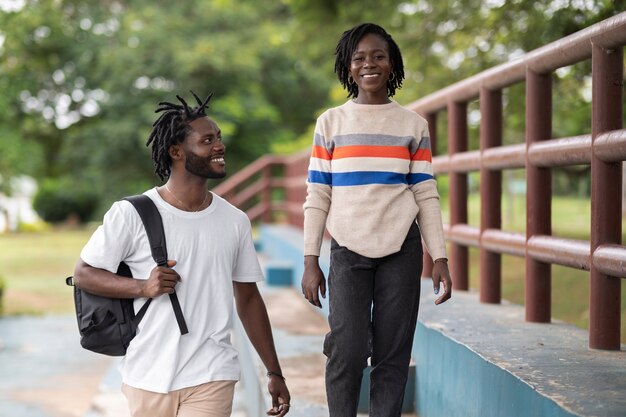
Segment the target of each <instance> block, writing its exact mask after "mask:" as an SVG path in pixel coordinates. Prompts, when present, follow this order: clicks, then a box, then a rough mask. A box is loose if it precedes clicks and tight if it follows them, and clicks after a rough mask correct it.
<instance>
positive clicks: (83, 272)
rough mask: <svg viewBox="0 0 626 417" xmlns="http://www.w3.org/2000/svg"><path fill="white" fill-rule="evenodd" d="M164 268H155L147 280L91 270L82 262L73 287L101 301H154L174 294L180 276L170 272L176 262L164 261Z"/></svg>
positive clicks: (98, 269) (76, 270)
mask: <svg viewBox="0 0 626 417" xmlns="http://www.w3.org/2000/svg"><path fill="white" fill-rule="evenodd" d="M167 265H168V266H167V267H164V266H157V267H155V268H154V269H153V270H152V271H151V272H150V277H149V278H148V279H147V280H143V279H134V278H128V277H124V276H121V275H117V274H114V273H112V272H109V271H107V270H106V269H100V268H94V267H93V266H91V265H89V264H87V263H86V262H84V261H83V260H82V259H80V260H79V261H78V263H77V264H76V267H75V269H74V283H75V284H76V286H77V287H79V288H80V289H83V290H85V291H87V292H90V293H92V294H96V295H101V296H103V297H116V298H139V297H148V298H153V297H157V296H159V295H161V294H170V293H172V292H173V291H174V287H175V286H176V283H178V281H180V276H179V275H178V273H177V272H176V271H174V270H173V269H171V267H173V266H174V265H176V261H167Z"/></svg>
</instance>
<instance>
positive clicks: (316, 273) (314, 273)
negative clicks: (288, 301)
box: [302, 255, 326, 308]
mask: <svg viewBox="0 0 626 417" xmlns="http://www.w3.org/2000/svg"><path fill="white" fill-rule="evenodd" d="M318 259H319V258H318V257H317V256H313V255H308V256H305V257H304V273H303V274H302V294H304V298H306V299H307V300H309V303H311V304H313V305H314V306H316V307H319V308H322V303H321V302H320V297H319V295H320V294H321V296H322V298H326V278H325V277H324V273H323V272H322V269H321V268H320V266H319V262H318Z"/></svg>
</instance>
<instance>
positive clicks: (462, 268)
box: [448, 102, 469, 290]
mask: <svg viewBox="0 0 626 417" xmlns="http://www.w3.org/2000/svg"><path fill="white" fill-rule="evenodd" d="M448 132H449V137H450V140H449V142H448V153H449V154H450V157H452V156H453V155H454V154H455V153H460V152H465V151H467V103H465V102H462V103H458V102H451V103H448ZM455 224H467V174H465V173H458V172H454V173H453V172H451V173H450V227H454V225H455ZM450 269H451V271H450V272H451V274H452V276H453V277H454V280H453V286H454V288H455V289H458V290H468V289H469V273H468V271H469V250H468V248H467V247H466V246H463V245H460V244H458V243H455V242H451V243H450Z"/></svg>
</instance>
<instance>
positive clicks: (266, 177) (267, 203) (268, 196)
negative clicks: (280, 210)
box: [261, 164, 272, 223]
mask: <svg viewBox="0 0 626 417" xmlns="http://www.w3.org/2000/svg"><path fill="white" fill-rule="evenodd" d="M261 175H263V183H264V187H263V191H262V192H261V203H262V204H263V207H264V210H263V214H262V215H261V221H263V222H264V223H270V222H271V221H272V164H267V166H266V167H265V168H263V172H262V174H261Z"/></svg>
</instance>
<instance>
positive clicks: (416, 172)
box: [410, 126, 447, 259]
mask: <svg viewBox="0 0 626 417" xmlns="http://www.w3.org/2000/svg"><path fill="white" fill-rule="evenodd" d="M420 136H421V138H420V141H419V145H418V147H417V150H416V152H415V153H414V154H413V155H412V158H411V176H412V178H414V180H413V182H412V184H411V186H410V188H411V191H412V192H413V195H414V197H415V203H416V204H417V206H418V208H419V211H418V213H417V224H418V225H419V227H420V231H421V233H422V239H424V243H425V244H426V248H427V249H428V253H429V254H430V256H431V257H432V258H433V259H438V258H446V257H447V255H446V242H445V235H444V233H443V222H442V219H441V207H440V205H439V193H438V192H437V182H436V181H435V179H434V177H433V170H432V153H431V148H430V138H429V136H428V127H427V126H426V127H425V128H424V130H422V132H421V135H420Z"/></svg>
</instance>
